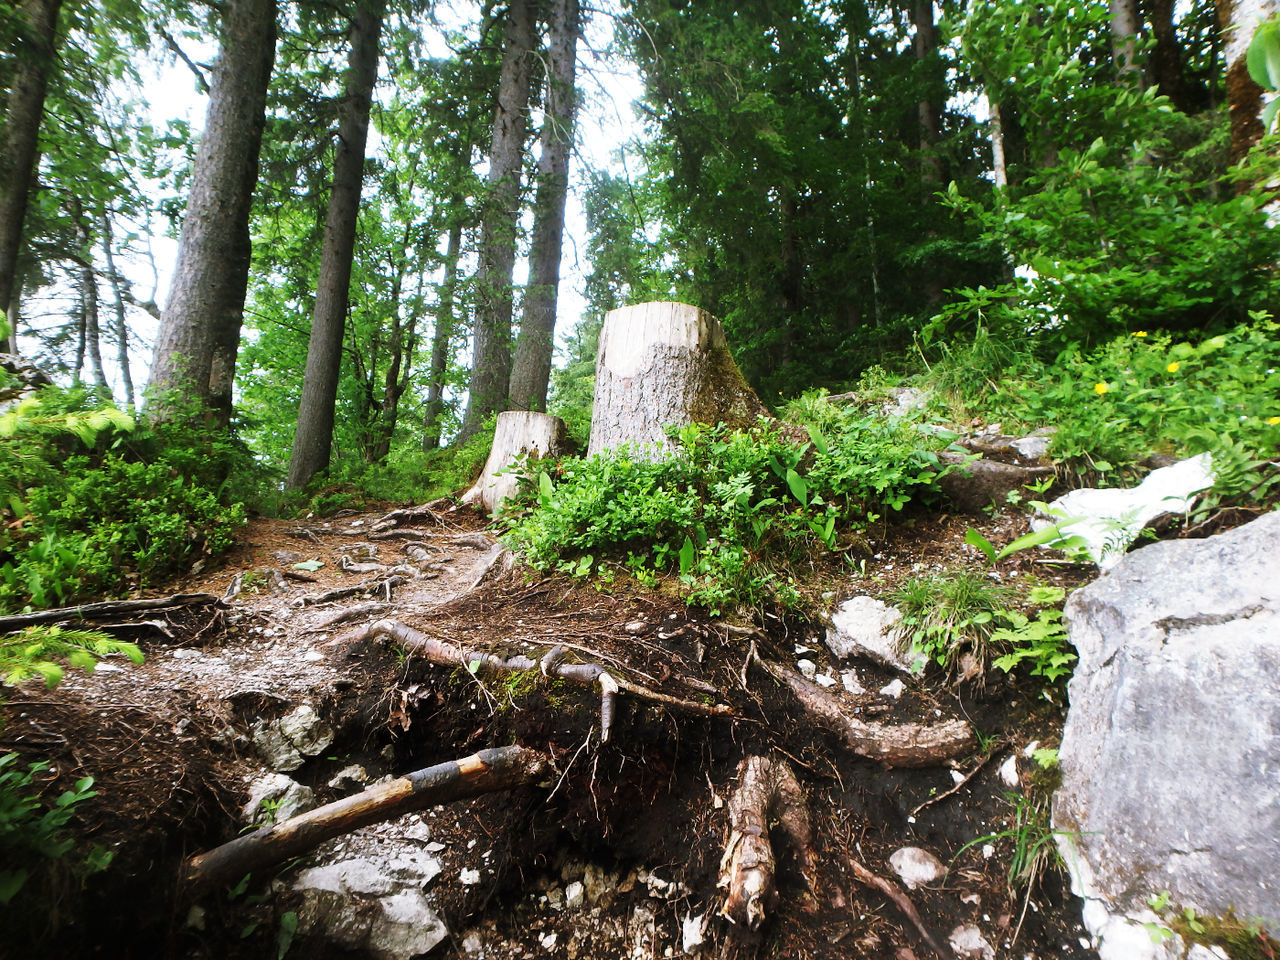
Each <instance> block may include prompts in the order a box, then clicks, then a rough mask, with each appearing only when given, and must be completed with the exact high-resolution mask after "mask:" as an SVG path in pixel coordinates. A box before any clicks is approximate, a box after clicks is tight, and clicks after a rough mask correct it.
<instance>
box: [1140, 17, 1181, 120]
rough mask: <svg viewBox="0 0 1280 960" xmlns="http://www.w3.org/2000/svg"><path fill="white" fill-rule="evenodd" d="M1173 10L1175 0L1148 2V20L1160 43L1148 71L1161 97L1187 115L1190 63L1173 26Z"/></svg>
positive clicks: (1150, 61)
mask: <svg viewBox="0 0 1280 960" xmlns="http://www.w3.org/2000/svg"><path fill="white" fill-rule="evenodd" d="M1173 7H1174V0H1148V6H1147V20H1148V22H1149V23H1150V24H1151V35H1152V36H1153V37H1154V38H1155V41H1156V43H1155V48H1154V49H1153V50H1152V51H1151V56H1150V57H1149V58H1148V60H1147V70H1148V74H1149V76H1150V77H1151V83H1152V84H1153V85H1154V86H1155V87H1156V88H1157V89H1158V90H1159V91H1160V93H1162V94H1163V95H1164V96H1166V97H1168V98H1169V99H1170V101H1172V103H1173V105H1174V106H1175V107H1177V108H1178V109H1179V110H1181V111H1182V112H1183V113H1187V112H1188V111H1189V109H1190V104H1188V102H1187V89H1186V82H1185V77H1184V74H1185V71H1186V63H1185V60H1184V58H1183V55H1182V45H1181V44H1180V43H1179V42H1178V31H1177V29H1176V28H1175V26H1174V22H1173V15H1174V11H1173Z"/></svg>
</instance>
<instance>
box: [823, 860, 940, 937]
mask: <svg viewBox="0 0 1280 960" xmlns="http://www.w3.org/2000/svg"><path fill="white" fill-rule="evenodd" d="M845 862H846V863H848V864H849V869H850V870H852V871H853V875H854V876H855V877H857V879H858V882H859V883H861V884H862V885H863V886H864V887H868V888H870V889H872V890H875V891H877V892H878V893H882V894H884V895H885V896H886V897H888V898H889V900H890V902H892V903H893V905H894V906H895V907H897V908H898V909H899V910H900V911H901V912H902V915H903V916H905V917H906V918H907V919H908V920H910V921H911V923H912V925H913V926H914V927H915V928H916V932H917V933H919V934H920V937H921V939H923V940H924V942H925V943H927V944H928V945H929V947H930V948H931V949H932V950H933V952H934V953H936V954H937V955H938V956H940V957H944V958H950V957H954V956H955V954H953V953H952V952H951V951H950V950H948V949H944V948H943V947H941V946H940V945H939V944H938V941H937V940H935V939H934V938H933V935H932V934H930V933H929V930H928V928H927V927H926V926H925V925H924V921H923V920H921V919H920V914H919V913H918V912H917V911H916V908H915V905H914V904H913V903H912V902H911V900H910V899H909V898H908V897H907V895H906V894H905V893H903V892H902V891H901V890H899V889H898V887H897V886H896V885H895V884H893V883H891V882H890V881H888V880H886V879H884V878H883V877H880V876H877V875H876V874H874V873H872V872H871V871H870V870H868V869H867V868H866V867H865V866H863V865H862V864H861V863H859V862H858V861H857V860H856V859H855V858H853V857H849V856H846V857H845Z"/></svg>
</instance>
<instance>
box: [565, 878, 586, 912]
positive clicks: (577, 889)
mask: <svg viewBox="0 0 1280 960" xmlns="http://www.w3.org/2000/svg"><path fill="white" fill-rule="evenodd" d="M584 900H585V888H584V887H583V886H582V883H581V881H578V880H575V881H573V883H571V884H569V885H568V886H567V887H565V888H564V905H565V907H566V908H567V909H569V910H579V909H581V908H582V903H583V901H584Z"/></svg>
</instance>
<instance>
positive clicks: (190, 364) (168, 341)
mask: <svg viewBox="0 0 1280 960" xmlns="http://www.w3.org/2000/svg"><path fill="white" fill-rule="evenodd" d="M222 10H223V26H222V50H221V53H220V54H219V57H218V62H217V65H216V66H215V68H214V76H213V87H212V92H211V94H210V97H209V111H208V114H207V117H206V120H205V129H204V134H203V136H202V137H201V138H200V147H199V151H198V153H197V154H196V162H195V168H194V172H193V174H192V180H191V193H190V195H189V197H188V198H187V211H186V216H185V217H184V218H183V222H182V235H181V238H180V240H179V245H178V263H177V266H176V267H175V270H174V277H173V285H172V287H171V289H170V291H169V301H168V303H167V304H166V306H165V310H164V315H163V317H162V319H161V322H160V332H159V334H158V335H157V337H156V345H155V353H154V356H153V360H152V365H151V379H150V382H149V384H148V389H149V390H150V391H151V393H152V397H151V403H152V405H153V409H152V416H153V418H155V419H163V418H164V417H165V416H166V415H167V414H168V413H169V412H171V406H170V404H169V403H167V402H166V397H165V394H167V393H169V392H171V391H181V390H184V389H185V390H189V391H190V396H191V397H192V398H194V399H196V400H198V401H200V402H201V403H202V404H203V405H204V406H205V407H207V409H208V410H209V411H210V413H211V415H212V418H213V421H214V422H215V423H216V424H219V425H222V426H225V425H226V424H227V423H228V422H229V421H230V419H231V383H232V377H233V374H234V371H235V359H236V353H237V351H238V348H239V345H240V326H241V323H242V321H243V319H244V301H245V294H246V291H247V289H248V278H249V261H250V256H251V254H252V247H251V243H250V239H249V211H250V206H251V204H252V202H253V192H254V187H255V186H256V184H257V180H258V154H259V151H260V149H261V146H262V131H263V127H264V125H265V117H264V111H265V109H266V97H267V83H268V81H269V80H270V77H271V68H272V65H273V64H274V62H275V48H276V0H225V2H224V3H223V4H222Z"/></svg>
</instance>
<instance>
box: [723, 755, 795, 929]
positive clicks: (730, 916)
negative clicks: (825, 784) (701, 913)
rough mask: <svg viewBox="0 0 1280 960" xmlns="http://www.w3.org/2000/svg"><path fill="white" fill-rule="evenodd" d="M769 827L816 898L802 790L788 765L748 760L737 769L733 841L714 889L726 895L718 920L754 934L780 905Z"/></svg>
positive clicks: (731, 806) (732, 800)
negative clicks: (792, 853) (785, 844)
mask: <svg viewBox="0 0 1280 960" xmlns="http://www.w3.org/2000/svg"><path fill="white" fill-rule="evenodd" d="M770 823H775V824H776V825H777V828H778V829H779V830H781V831H782V833H783V834H784V835H785V837H786V838H787V840H788V841H789V842H790V843H791V846H792V848H793V849H794V850H795V852H796V856H797V859H798V860H799V861H800V869H801V872H802V873H803V874H804V879H805V883H806V884H807V885H808V888H809V889H808V892H809V894H810V895H812V894H813V893H814V891H815V886H816V883H815V878H816V876H817V871H816V869H815V865H814V855H813V830H812V828H811V827H810V825H809V812H808V810H807V809H806V807H805V802H804V794H803V792H801V790H800V784H799V783H798V782H797V781H796V776H795V774H794V773H792V771H791V767H789V766H788V765H787V764H786V762H785V761H782V760H771V759H769V758H767V757H747V758H746V759H745V760H743V761H742V763H740V764H739V765H738V788H737V789H736V790H735V791H734V792H733V795H732V796H731V797H730V798H729V839H728V841H727V842H726V843H725V848H724V856H723V857H721V859H720V879H719V881H718V882H717V884H716V886H717V887H718V888H720V889H722V890H726V891H727V893H726V895H725V901H724V905H723V906H722V907H721V908H720V915H721V916H722V917H724V918H725V919H727V920H728V921H729V922H730V923H732V924H734V925H735V926H739V927H744V928H746V929H747V930H751V931H755V930H758V929H760V924H761V923H763V922H764V919H765V917H766V916H767V915H768V913H769V912H770V911H771V910H772V909H773V905H774V903H775V901H776V900H777V891H776V890H775V888H774V882H773V878H774V873H775V871H776V869H777V860H776V858H775V857H774V854H773V846H772V844H771V843H770V842H769V824H770Z"/></svg>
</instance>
